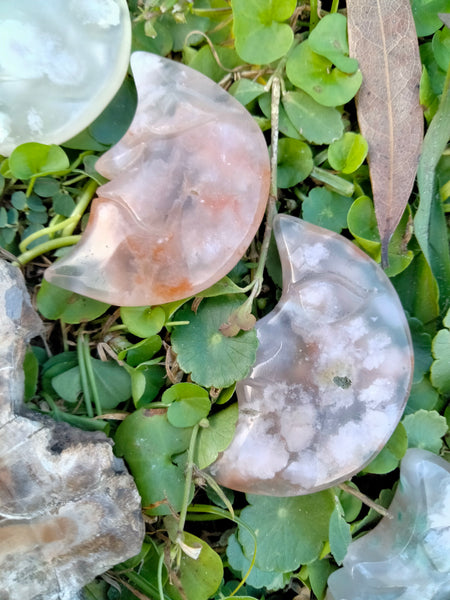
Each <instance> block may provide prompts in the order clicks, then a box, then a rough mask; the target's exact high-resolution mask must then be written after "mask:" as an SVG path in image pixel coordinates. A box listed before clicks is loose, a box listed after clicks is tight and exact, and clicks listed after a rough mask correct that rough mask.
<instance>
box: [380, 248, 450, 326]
mask: <svg viewBox="0 0 450 600" xmlns="http://www.w3.org/2000/svg"><path fill="white" fill-rule="evenodd" d="M391 281H392V283H393V285H394V287H395V289H396V290H397V293H398V295H399V296H400V299H401V301H402V305H403V307H404V309H405V310H406V311H408V312H409V314H410V315H412V316H414V317H416V318H417V319H419V321H421V322H422V323H429V324H431V327H433V323H434V322H435V320H436V318H437V317H438V316H439V305H438V287H437V283H436V280H435V279H434V277H433V274H432V272H431V269H430V266H429V265H428V263H427V261H426V259H425V257H424V255H423V254H422V252H420V253H419V254H418V255H417V256H416V257H415V258H414V260H413V261H412V263H411V264H410V265H409V266H408V268H407V269H406V270H405V271H403V272H402V273H400V274H399V275H397V276H396V277H394V278H393V279H392V280H391Z"/></svg>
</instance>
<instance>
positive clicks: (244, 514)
mask: <svg viewBox="0 0 450 600" xmlns="http://www.w3.org/2000/svg"><path fill="white" fill-rule="evenodd" d="M247 500H248V502H249V506H246V507H245V508H244V509H243V510H242V511H241V514H240V519H241V520H242V521H244V522H245V523H246V524H247V525H248V526H249V527H250V528H251V529H253V531H254V532H255V535H256V539H257V544H258V546H257V552H256V566H257V567H258V568H260V569H262V570H264V571H278V572H281V573H283V572H288V571H293V570H295V569H297V568H298V567H299V566H300V565H301V564H305V563H309V562H312V561H313V560H316V559H317V558H319V555H320V552H321V550H322V548H323V544H324V542H325V541H326V540H327V539H328V523H329V520H330V516H331V513H332V512H333V510H334V494H333V492H332V491H331V490H325V491H323V492H318V493H316V494H310V495H308V496H299V497H294V498H274V497H272V496H254V495H250V494H247ZM268 515H270V519H268ZM292 532H295V535H293V534H292ZM238 538H239V542H240V543H241V545H242V548H243V551H244V554H245V556H247V558H248V557H251V556H252V553H253V547H254V542H253V539H252V537H251V536H250V534H249V533H248V532H247V531H246V530H245V529H244V528H242V527H239V533H238Z"/></svg>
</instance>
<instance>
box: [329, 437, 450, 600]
mask: <svg viewBox="0 0 450 600" xmlns="http://www.w3.org/2000/svg"><path fill="white" fill-rule="evenodd" d="M389 512H390V514H391V515H393V519H389V518H387V517H384V518H383V519H382V520H381V521H380V523H379V524H378V525H377V526H376V527H375V528H374V529H373V530H372V531H370V532H369V533H368V534H367V535H365V536H363V537H361V538H359V539H357V540H355V541H354V542H352V543H351V544H350V546H349V548H348V552H347V555H346V557H345V559H344V565H343V568H341V569H338V570H337V571H335V572H334V573H333V574H332V575H331V576H330V577H329V579H328V586H329V589H328V594H327V600H419V599H420V600H448V599H449V598H450V463H448V462H447V461H445V460H444V459H442V458H440V457H439V456H436V455H435V454H432V453H431V452H427V451H426V450H420V449H418V448H411V449H410V450H408V451H407V453H406V455H405V457H404V458H403V460H402V463H401V470H400V483H399V486H398V488H397V491H396V493H395V496H394V499H393V501H392V503H391V505H390V507H389Z"/></svg>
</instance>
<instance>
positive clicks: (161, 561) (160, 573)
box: [158, 552, 165, 600]
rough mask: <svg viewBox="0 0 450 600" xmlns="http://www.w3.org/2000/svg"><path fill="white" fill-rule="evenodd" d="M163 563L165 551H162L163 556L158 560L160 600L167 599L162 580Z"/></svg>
mask: <svg viewBox="0 0 450 600" xmlns="http://www.w3.org/2000/svg"><path fill="white" fill-rule="evenodd" d="M163 564H164V552H161V556H160V557H159V560H158V593H159V600H165V596H164V588H163V582H162V569H163Z"/></svg>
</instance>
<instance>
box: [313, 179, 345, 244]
mask: <svg viewBox="0 0 450 600" xmlns="http://www.w3.org/2000/svg"><path fill="white" fill-rule="evenodd" d="M351 206H352V199H351V198H346V197H345V196H341V195H340V194H336V192H331V191H330V190H327V189H326V188H324V187H316V188H313V189H312V190H311V191H310V192H309V194H308V197H307V198H306V200H304V201H303V203H302V211H303V213H302V214H303V218H304V219H305V221H308V222H309V223H313V224H314V225H319V226H320V227H325V228H326V229H331V230H332V231H335V232H336V233H340V232H341V231H342V229H344V227H346V225H347V213H348V211H349V209H350V207H351Z"/></svg>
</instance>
